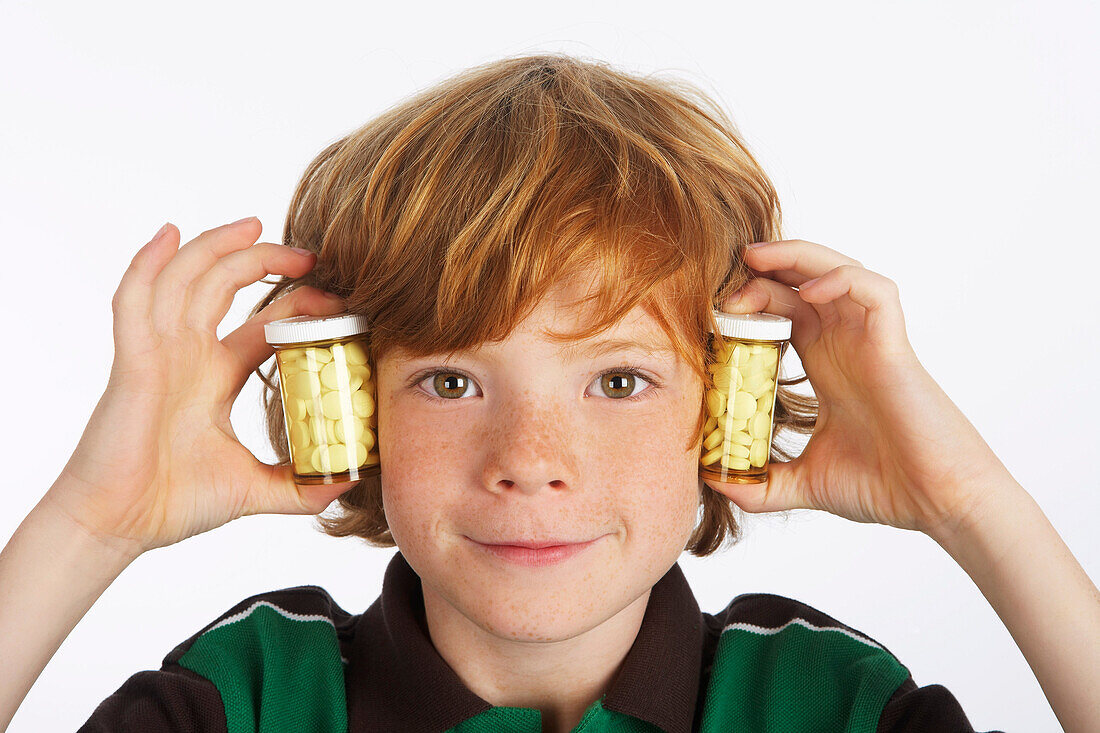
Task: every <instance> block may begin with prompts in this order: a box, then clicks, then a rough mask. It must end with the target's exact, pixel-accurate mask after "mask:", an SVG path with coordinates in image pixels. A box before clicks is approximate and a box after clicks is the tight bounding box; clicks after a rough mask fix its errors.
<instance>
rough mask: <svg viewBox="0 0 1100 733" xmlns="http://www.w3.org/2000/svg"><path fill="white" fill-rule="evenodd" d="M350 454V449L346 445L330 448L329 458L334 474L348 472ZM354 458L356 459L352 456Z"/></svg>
mask: <svg viewBox="0 0 1100 733" xmlns="http://www.w3.org/2000/svg"><path fill="white" fill-rule="evenodd" d="M349 452H350V451H349V449H348V447H347V446H345V445H340V444H337V445H334V446H332V447H331V448H329V452H328V458H329V464H330V465H331V466H332V472H333V473H340V472H341V471H346V470H348V453H349ZM352 458H354V456H352Z"/></svg>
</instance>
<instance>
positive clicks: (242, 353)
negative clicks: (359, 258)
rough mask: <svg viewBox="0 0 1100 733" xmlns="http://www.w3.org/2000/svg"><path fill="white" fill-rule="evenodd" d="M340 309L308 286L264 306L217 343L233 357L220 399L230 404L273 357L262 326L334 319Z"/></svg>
mask: <svg viewBox="0 0 1100 733" xmlns="http://www.w3.org/2000/svg"><path fill="white" fill-rule="evenodd" d="M279 246H281V245H279ZM344 307H345V305H344V302H343V301H342V300H341V299H340V298H338V297H335V296H332V295H331V294H329V293H325V292H324V291H323V290H318V289H317V288H314V287H310V286H308V285H303V286H301V287H298V288H295V289H294V290H292V291H290V292H289V293H287V294H286V295H284V296H282V297H281V298H279V299H278V300H275V301H273V302H271V303H268V305H267V306H266V307H265V308H264V309H263V310H261V311H260V312H259V313H257V314H256V315H254V316H252V318H249V319H248V320H247V321H245V322H244V323H243V324H241V326H239V327H238V328H237V329H236V330H234V331H233V332H232V333H230V334H228V335H227V336H226V337H225V338H223V339H222V340H221V344H222V345H223V346H225V347H226V348H227V349H228V350H229V351H230V352H231V353H232V354H233V355H234V356H236V357H237V369H236V371H235V372H234V373H233V375H232V378H231V379H230V380H229V382H228V384H227V385H226V389H227V390H228V391H227V392H226V393H225V394H223V395H220V397H222V398H223V399H225V400H227V401H229V402H231V401H232V398H233V397H234V396H235V395H236V394H237V393H239V392H240V391H241V389H242V388H243V387H244V384H245V382H247V381H248V377H249V376H250V375H251V374H252V373H253V372H254V371H255V370H256V369H258V368H259V366H260V365H261V364H263V363H264V362H265V361H267V360H268V359H269V358H271V355H272V354H273V353H275V349H274V348H273V347H272V346H271V344H269V343H267V338H266V337H265V335H264V324H267V323H270V322H271V321H276V320H278V319H280V318H290V317H292V316H298V315H310V316H330V315H335V314H337V313H342V312H343V311H344Z"/></svg>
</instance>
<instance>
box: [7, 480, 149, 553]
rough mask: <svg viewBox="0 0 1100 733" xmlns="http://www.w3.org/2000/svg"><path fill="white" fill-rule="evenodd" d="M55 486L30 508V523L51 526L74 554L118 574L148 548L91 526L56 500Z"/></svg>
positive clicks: (51, 531) (62, 542)
mask: <svg viewBox="0 0 1100 733" xmlns="http://www.w3.org/2000/svg"><path fill="white" fill-rule="evenodd" d="M56 486H57V484H56V483H55V484H54V486H51V487H50V489H49V491H47V492H46V494H45V495H44V496H43V497H42V500H41V501H39V502H38V504H37V505H36V506H35V507H34V508H33V509H31V512H30V514H29V515H28V517H27V521H28V522H33V523H34V524H36V525H38V526H42V527H45V528H48V529H47V531H49V532H50V533H51V534H54V535H56V536H57V537H58V538H59V542H60V544H61V546H64V547H66V548H69V551H70V552H71V553H79V555H81V556H82V557H83V556H87V557H90V558H93V559H95V560H96V562H97V563H100V564H102V565H103V566H105V567H106V568H117V571H118V572H119V573H121V572H122V570H124V569H125V568H126V566H128V565H129V564H130V563H131V562H133V561H134V560H136V559H137V558H138V557H139V556H140V555H141V554H142V553H143V552H144V551H145V548H143V547H141V546H140V545H139V544H138V543H137V542H135V541H132V540H126V539H123V538H121V537H111V536H107V535H104V534H101V533H99V532H96V531H94V530H93V529H91V527H90V526H89V525H88V524H86V523H84V522H82V521H81V520H80V519H79V518H78V517H76V516H74V515H73V514H72V512H70V511H69V510H68V509H66V507H65V506H64V504H63V503H62V502H61V501H58V500H57V499H56V497H55V495H54V491H56V488H55V487H56ZM59 549H61V548H60V546H59ZM116 574H117V573H116Z"/></svg>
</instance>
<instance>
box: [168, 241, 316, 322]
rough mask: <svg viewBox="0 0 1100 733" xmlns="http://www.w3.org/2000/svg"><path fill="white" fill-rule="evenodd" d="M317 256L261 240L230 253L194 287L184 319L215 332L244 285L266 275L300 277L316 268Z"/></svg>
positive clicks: (192, 287)
mask: <svg viewBox="0 0 1100 733" xmlns="http://www.w3.org/2000/svg"><path fill="white" fill-rule="evenodd" d="M316 262H317V256H316V255H315V254H314V253H312V252H309V253H308V254H302V252H301V251H299V250H295V249H291V248H290V247H287V246H285V245H282V244H270V243H266V242H260V243H259V244H254V245H252V246H251V247H247V248H245V249H242V250H239V251H237V252H230V253H229V254H227V255H225V256H224V257H222V258H221V259H219V260H218V261H217V263H216V264H215V265H214V266H213V267H211V268H210V271H209V272H207V273H206V274H204V275H202V276H201V277H200V278H199V279H198V280H196V281H195V283H194V284H193V285H192V286H191V293H190V295H189V297H188V302H187V313H186V315H185V316H184V320H185V322H186V323H187V324H188V325H189V326H192V327H194V328H197V329H199V330H202V331H207V332H213V331H216V329H217V327H218V324H219V323H221V322H222V319H223V318H225V314H226V313H228V312H229V308H230V306H232V305H233V297H234V296H235V295H236V294H237V291H238V290H240V289H241V288H243V287H245V286H247V285H251V284H252V283H254V282H257V281H259V280H261V279H262V278H264V277H266V276H267V275H289V276H290V277H299V276H301V275H304V274H306V273H307V272H309V271H310V270H311V269H313V266H314V264H316Z"/></svg>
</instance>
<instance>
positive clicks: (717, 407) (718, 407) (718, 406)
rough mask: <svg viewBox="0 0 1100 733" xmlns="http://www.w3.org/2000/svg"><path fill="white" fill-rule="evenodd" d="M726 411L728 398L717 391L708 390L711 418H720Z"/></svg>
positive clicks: (708, 408) (708, 406) (708, 405)
mask: <svg viewBox="0 0 1100 733" xmlns="http://www.w3.org/2000/svg"><path fill="white" fill-rule="evenodd" d="M725 411H726V396H725V395H724V394H722V393H721V392H719V391H718V390H716V389H708V390H707V412H709V413H710V416H711V417H718V416H719V415H721V414H722V413H723V412H725Z"/></svg>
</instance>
